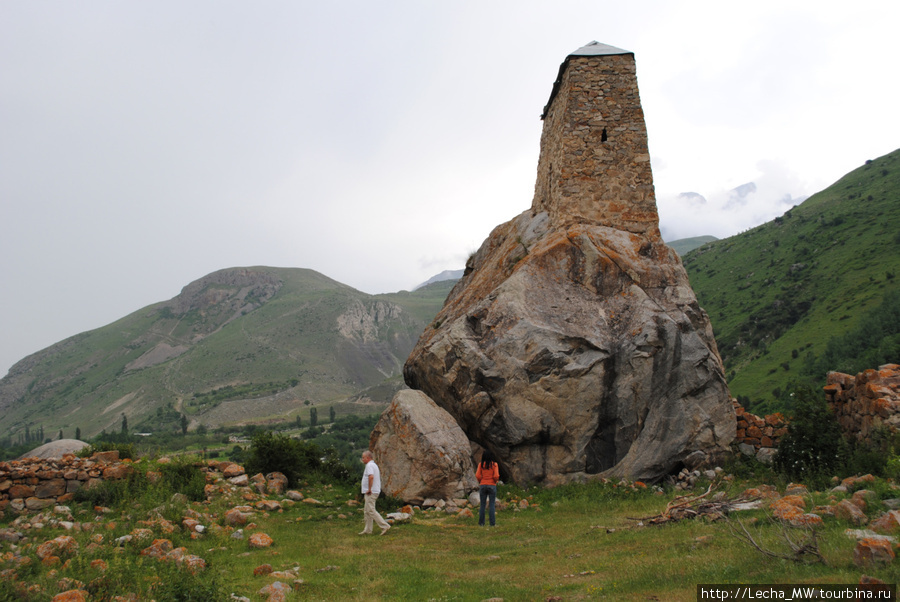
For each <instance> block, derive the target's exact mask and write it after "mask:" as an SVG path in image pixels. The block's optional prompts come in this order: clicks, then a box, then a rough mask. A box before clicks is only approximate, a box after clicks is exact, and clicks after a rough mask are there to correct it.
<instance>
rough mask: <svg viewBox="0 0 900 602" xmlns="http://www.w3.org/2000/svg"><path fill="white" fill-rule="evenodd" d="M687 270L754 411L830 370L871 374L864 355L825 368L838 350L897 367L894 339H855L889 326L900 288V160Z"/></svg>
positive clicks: (871, 168)
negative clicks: (861, 364) (885, 317)
mask: <svg viewBox="0 0 900 602" xmlns="http://www.w3.org/2000/svg"><path fill="white" fill-rule="evenodd" d="M684 265H685V267H686V268H687V270H688V274H689V275H690V280H691V285H692V286H693V288H694V291H695V292H696V294H697V298H698V300H699V302H700V305H701V306H702V307H703V308H704V309H705V310H706V311H707V313H708V314H709V316H710V319H711V321H712V325H713V328H714V331H715V335H716V341H717V343H718V346H719V351H720V353H721V355H722V358H723V360H724V362H725V368H726V372H727V376H728V381H729V386H730V387H731V392H732V395H735V396H737V397H738V398H739V399H741V401H742V402H744V403H745V405H749V406H750V407H751V408H753V409H754V411H767V410H774V409H783V408H786V407H787V406H789V404H790V398H789V391H790V390H791V389H792V388H793V386H794V385H795V384H799V383H801V382H808V383H812V384H824V378H825V372H826V371H827V370H829V369H831V370H840V371H855V370H857V369H861V368H857V367H855V366H854V362H853V361H852V360H853V357H852V356H858V355H859V354H860V353H863V351H859V352H858V353H851V354H849V355H847V354H844V355H845V357H841V354H835V353H832V354H831V355H830V356H829V357H831V358H833V361H834V365H829V366H828V367H826V366H824V365H823V364H822V362H821V358H822V357H823V354H824V353H825V351H826V349H828V348H829V343H830V342H831V349H832V351H834V350H835V348H836V347H841V346H845V345H846V344H847V341H850V340H860V339H861V340H863V341H864V346H863V348H862V349H863V350H864V349H866V348H868V347H871V346H878V345H885V347H884V353H882V354H881V356H880V357H882V358H887V359H890V358H892V356H893V353H894V352H893V351H892V350H893V349H895V348H896V347H892V346H891V344H890V341H891V339H890V337H891V336H893V335H892V334H891V333H890V332H886V331H885V332H884V333H883V334H879V335H877V337H876V338H877V339H878V340H875V338H872V337H871V336H870V335H869V334H865V333H863V332H860V334H859V335H854V336H851V337H846V335H847V333H850V332H855V331H856V330H857V329H859V328H863V329H865V330H867V331H868V330H869V326H868V325H869V324H870V323H871V322H880V319H879V318H878V316H879V315H881V314H882V313H884V312H889V311H892V310H891V309H890V308H891V307H893V304H894V302H893V301H892V299H893V298H894V296H895V295H896V291H897V290H898V287H900V280H898V279H897V277H896V276H897V274H898V272H900V151H895V152H893V153H890V154H888V155H885V156H884V157H881V158H879V159H876V160H874V161H868V162H866V164H865V165H864V166H862V167H860V168H858V169H856V170H854V171H853V172H851V173H849V174H847V175H846V176H845V177H843V178H841V179H840V180H839V181H838V182H836V183H835V184H833V185H832V186H830V187H829V188H827V189H826V190H823V191H822V192H820V193H818V194H816V195H813V196H812V197H810V198H809V199H807V200H806V201H805V202H804V203H802V204H801V205H799V206H796V207H794V208H793V209H791V210H789V211H787V212H786V213H785V214H784V215H783V216H781V217H778V218H776V219H775V220H773V221H771V222H769V223H766V224H763V225H762V226H759V227H756V228H753V229H752V230H749V231H747V232H744V233H742V234H739V235H737V236H733V237H731V238H727V239H723V240H719V241H715V242H712V243H709V244H707V245H705V246H703V247H701V248H699V249H696V250H694V251H692V252H690V253H688V254H687V255H685V257H684ZM887 329H888V330H890V326H888V327H887ZM842 337H844V338H842ZM841 341H843V342H841ZM869 357H870V359H869V360H868V361H878V357H879V356H878V354H872V355H871V356H869ZM892 361H900V357H893V360H892ZM865 367H875V366H865Z"/></svg>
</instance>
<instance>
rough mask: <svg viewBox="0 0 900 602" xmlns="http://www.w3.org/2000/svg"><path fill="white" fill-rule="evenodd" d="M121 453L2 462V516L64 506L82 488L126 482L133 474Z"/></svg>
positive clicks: (129, 464) (71, 455)
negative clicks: (59, 505) (8, 513)
mask: <svg viewBox="0 0 900 602" xmlns="http://www.w3.org/2000/svg"><path fill="white" fill-rule="evenodd" d="M133 470H134V469H133V467H132V466H131V461H130V460H124V461H122V462H120V461H119V452H117V451H109V452H97V453H95V454H94V455H93V456H91V457H90V458H79V457H77V456H75V455H74V454H65V455H63V457H62V458H60V459H39V458H25V459H23V460H12V461H9V462H0V512H4V511H6V510H7V508H9V509H11V510H14V511H15V512H23V511H37V510H42V509H44V508H47V507H48V506H53V505H56V504H64V503H66V502H68V501H69V500H71V499H72V498H73V496H74V494H75V492H76V491H78V490H79V489H81V488H82V487H91V486H93V485H95V484H96V483H99V482H100V481H103V480H116V479H124V478H125V477H127V476H128V475H129V474H131V473H132V472H133Z"/></svg>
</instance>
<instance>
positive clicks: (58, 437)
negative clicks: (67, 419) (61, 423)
mask: <svg viewBox="0 0 900 602" xmlns="http://www.w3.org/2000/svg"><path fill="white" fill-rule="evenodd" d="M62 438H63V432H62V429H59V435H58V436H57V437H56V439H57V440H61V439H62Z"/></svg>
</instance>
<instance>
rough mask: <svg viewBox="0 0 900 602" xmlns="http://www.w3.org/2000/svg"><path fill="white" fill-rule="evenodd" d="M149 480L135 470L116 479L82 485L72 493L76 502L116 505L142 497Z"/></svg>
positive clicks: (94, 504)
mask: <svg viewBox="0 0 900 602" xmlns="http://www.w3.org/2000/svg"><path fill="white" fill-rule="evenodd" d="M148 486H149V481H147V477H146V475H145V474H144V473H142V472H141V471H135V472H133V473H131V474H130V475H128V477H127V478H124V479H120V480H118V481H101V482H99V483H97V484H96V485H94V486H93V487H82V488H81V489H79V490H78V491H76V492H75V494H74V499H75V501H76V502H89V503H90V505H91V506H107V507H112V506H118V505H120V504H125V503H128V502H132V501H134V500H137V499H140V498H141V497H143V495H144V493H145V492H146V491H147V487H148Z"/></svg>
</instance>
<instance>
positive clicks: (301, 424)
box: [297, 414, 303, 429]
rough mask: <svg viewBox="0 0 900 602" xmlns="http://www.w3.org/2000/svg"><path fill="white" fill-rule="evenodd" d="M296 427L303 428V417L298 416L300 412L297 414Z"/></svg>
mask: <svg viewBox="0 0 900 602" xmlns="http://www.w3.org/2000/svg"><path fill="white" fill-rule="evenodd" d="M297 428H298V429H300V428H303V418H301V417H300V414H297Z"/></svg>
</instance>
